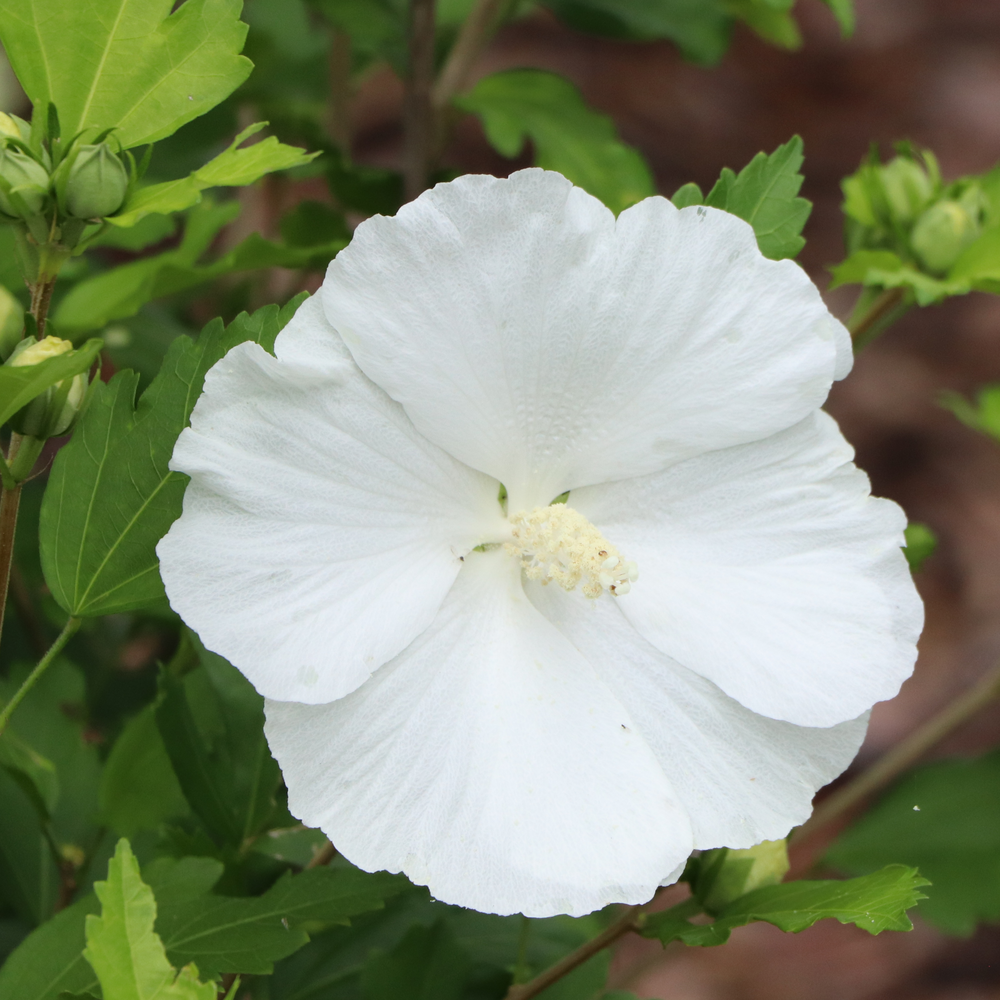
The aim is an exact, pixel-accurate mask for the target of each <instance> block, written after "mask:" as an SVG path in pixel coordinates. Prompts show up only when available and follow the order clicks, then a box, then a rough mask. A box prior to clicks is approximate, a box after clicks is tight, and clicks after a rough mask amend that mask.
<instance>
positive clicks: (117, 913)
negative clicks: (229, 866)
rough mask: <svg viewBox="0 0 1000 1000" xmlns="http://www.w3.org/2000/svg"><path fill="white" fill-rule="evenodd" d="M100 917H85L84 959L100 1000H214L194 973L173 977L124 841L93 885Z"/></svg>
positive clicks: (152, 908) (152, 905)
mask: <svg viewBox="0 0 1000 1000" xmlns="http://www.w3.org/2000/svg"><path fill="white" fill-rule="evenodd" d="M94 891H95V892H96V893H97V897H98V899H99V900H100V901H101V915H100V916H97V915H94V914H91V915H90V916H88V917H87V923H86V933H87V947H86V949H85V950H84V952H83V956H84V958H86V960H87V961H88V962H89V963H90V965H91V966H92V967H93V969H94V972H96V973H97V978H98V980H99V981H100V984H101V992H102V995H103V997H104V1000H215V997H216V989H215V985H214V984H213V983H204V984H202V983H200V982H199V981H198V970H197V969H196V968H194V967H193V966H187V967H186V968H184V969H181V970H180V972H177V971H176V970H175V969H174V968H173V967H172V966H171V965H170V963H169V962H168V961H167V955H166V952H165V951H164V948H163V942H162V941H161V940H160V938H159V937H158V936H157V934H156V933H155V932H154V930H153V924H154V922H155V920H156V900H155V899H154V897H153V891H152V889H150V888H149V886H148V885H146V884H145V883H144V882H143V881H142V878H141V876H140V875H139V864H138V862H137V861H136V860H135V856H134V855H133V854H132V850H131V848H130V847H129V843H128V841H127V840H125V839H122V840H120V841H119V842H118V849H117V850H116V851H115V856H114V858H113V859H112V860H111V862H110V864H109V865H108V880H107V881H106V882H97V883H95V884H94Z"/></svg>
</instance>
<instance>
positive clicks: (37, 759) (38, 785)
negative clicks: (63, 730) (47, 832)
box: [0, 729, 59, 819]
mask: <svg viewBox="0 0 1000 1000" xmlns="http://www.w3.org/2000/svg"><path fill="white" fill-rule="evenodd" d="M0 767H2V768H3V769H4V770H5V771H6V772H7V773H8V774H9V775H10V776H11V777H12V778H13V779H14V780H15V781H16V782H17V783H18V784H19V785H20V786H21V788H22V789H23V790H24V791H25V792H26V793H27V795H28V796H29V798H31V800H32V802H33V803H34V804H35V808H36V809H37V810H38V812H39V814H40V815H41V816H42V817H43V818H44V819H48V817H49V814H50V813H51V812H52V810H53V809H54V808H55V806H56V802H57V801H58V800H59V776H58V775H57V774H56V769H55V765H54V764H53V763H52V761H50V760H48V758H46V757H43V756H42V755H41V754H40V753H38V752H37V751H36V750H33V749H32V748H31V747H30V746H28V744H27V743H25V742H24V740H22V739H21V738H20V737H18V736H17V735H16V734H14V733H13V732H11V731H10V730H9V729H8V730H5V731H4V732H3V733H0Z"/></svg>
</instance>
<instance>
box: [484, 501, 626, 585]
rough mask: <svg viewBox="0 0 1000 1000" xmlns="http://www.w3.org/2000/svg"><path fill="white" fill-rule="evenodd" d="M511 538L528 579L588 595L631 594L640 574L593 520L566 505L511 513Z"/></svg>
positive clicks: (509, 548) (510, 547)
mask: <svg viewBox="0 0 1000 1000" xmlns="http://www.w3.org/2000/svg"><path fill="white" fill-rule="evenodd" d="M510 523H511V525H512V536H513V540H512V541H509V542H507V543H506V544H505V545H504V548H505V549H506V551H507V552H508V553H510V555H512V556H515V557H517V558H519V559H520V560H521V566H522V567H523V569H524V574H525V576H527V578H528V579H529V580H538V581H539V582H540V583H542V584H547V583H551V582H553V581H554V582H555V583H558V584H559V586H560V587H562V588H563V589H564V590H573V589H574V588H575V587H577V586H580V589H581V591H582V592H583V594H584V596H586V597H600V596H601V594H603V593H605V592H607V593H609V594H613V595H614V596H615V597H621V596H622V595H623V594H627V593H628V592H629V590H630V589H631V586H632V584H633V583H635V581H636V580H637V579H638V578H639V570H638V567H637V566H636V564H635V563H634V562H631V561H629V560H626V559H623V558H622V556H621V553H620V552H619V551H618V549H616V548H615V546H614V545H612V544H611V543H610V542H609V541H608V540H607V539H606V538H605V537H604V536H603V535H602V534H601V533H600V531H598V529H597V528H596V527H594V525H593V524H591V523H590V521H588V520H587V519H586V518H585V517H584V516H583V515H582V514H581V513H580V512H579V511H576V510H574V509H573V508H572V507H567V506H566V504H562V503H554V504H551V505H550V506H548V507H536V508H535V509H534V510H531V511H525V510H521V511H518V512H517V513H516V514H511V516H510Z"/></svg>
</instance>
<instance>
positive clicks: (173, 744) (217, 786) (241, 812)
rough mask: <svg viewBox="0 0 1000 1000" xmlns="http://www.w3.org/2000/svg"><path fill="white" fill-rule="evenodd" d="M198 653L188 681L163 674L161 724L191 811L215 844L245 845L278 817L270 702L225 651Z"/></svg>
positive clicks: (277, 775) (158, 715) (158, 720)
mask: <svg viewBox="0 0 1000 1000" xmlns="http://www.w3.org/2000/svg"><path fill="white" fill-rule="evenodd" d="M200 657H201V668H200V669H198V670H192V671H190V672H189V673H187V674H186V675H185V676H184V677H183V678H178V677H174V676H172V675H171V674H169V673H165V674H163V676H162V678H161V686H162V695H161V698H160V700H159V702H158V704H157V707H156V723H157V726H158V727H159V732H160V734H161V736H162V738H163V743H164V746H165V747H166V752H167V754H168V755H169V758H170V762H171V763H172V765H173V772H174V773H175V774H176V775H177V779H178V780H179V781H180V785H181V788H182V789H183V790H184V794H185V796H186V798H187V800H188V802H189V803H190V805H191V808H192V809H193V810H194V812H195V813H196V814H197V816H198V817H199V819H201V821H202V823H203V824H204V825H205V829H206V830H207V831H208V833H209V835H210V836H211V837H212V838H213V840H215V842H216V843H217V844H219V845H226V844H229V845H231V846H233V847H236V848H239V847H241V846H242V845H243V844H244V842H245V841H246V840H247V838H248V837H252V836H253V835H254V834H256V833H258V832H259V831H260V830H261V829H262V828H263V827H264V826H265V824H266V823H267V821H268V819H269V818H270V816H271V815H272V813H273V811H274V794H275V791H276V789H277V787H278V784H279V783H280V781H281V774H280V772H279V770H278V765H277V764H276V763H275V762H274V759H273V758H272V757H271V754H270V752H269V751H268V748H267V740H266V739H265V738H264V699H263V698H262V697H261V696H260V695H259V694H257V692H256V691H254V689H253V687H252V686H251V684H250V682H249V681H247V680H246V679H245V678H244V677H243V675H242V674H240V672H239V671H238V670H237V669H236V668H235V667H233V666H231V665H230V664H229V663H227V662H226V661H225V660H224V659H223V658H222V657H221V656H217V655H216V654H215V653H209V652H208V651H206V650H204V649H202V650H200ZM232 971H239V970H232ZM244 971H250V970H244Z"/></svg>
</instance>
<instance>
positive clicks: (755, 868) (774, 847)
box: [693, 840, 788, 913]
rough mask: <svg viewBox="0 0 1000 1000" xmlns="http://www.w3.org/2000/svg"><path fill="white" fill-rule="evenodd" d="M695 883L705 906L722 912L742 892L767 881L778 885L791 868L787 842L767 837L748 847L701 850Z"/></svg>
mask: <svg viewBox="0 0 1000 1000" xmlns="http://www.w3.org/2000/svg"><path fill="white" fill-rule="evenodd" d="M698 860H699V874H698V877H697V880H696V881H695V883H694V885H693V889H694V891H695V893H696V895H697V896H698V899H699V901H700V902H701V904H702V906H704V907H705V909H706V910H707V911H708V912H709V913H719V912H720V911H722V910H723V909H725V907H726V906H728V905H729V904H730V903H731V902H733V901H734V900H736V899H739V898H740V896H745V895H746V894H747V893H748V892H753V890H754V889H760V888H761V887H762V886H765V885H777V883H778V882H780V881H781V880H782V879H783V878H784V877H785V873H786V872H787V871H788V845H787V843H786V842H785V841H784V840H764V841H761V842H760V843H759V844H757V845H755V846H754V847H748V848H747V849H746V850H731V849H729V848H726V847H720V848H718V849H717V850H714V851H704V852H702V855H701V857H700V858H699V859H698Z"/></svg>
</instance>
